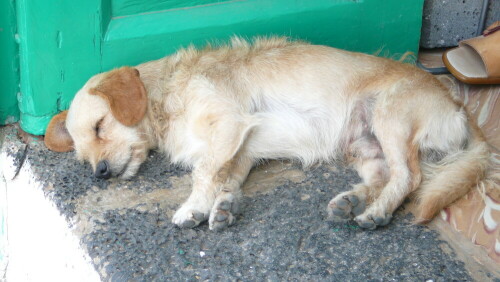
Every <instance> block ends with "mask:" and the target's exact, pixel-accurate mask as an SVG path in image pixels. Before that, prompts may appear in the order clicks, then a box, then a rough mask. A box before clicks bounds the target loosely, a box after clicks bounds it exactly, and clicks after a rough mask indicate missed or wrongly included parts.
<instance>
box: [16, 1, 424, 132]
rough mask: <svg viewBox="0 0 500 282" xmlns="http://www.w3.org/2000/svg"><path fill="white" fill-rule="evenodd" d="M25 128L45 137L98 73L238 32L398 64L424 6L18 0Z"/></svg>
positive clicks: (410, 47)
mask: <svg viewBox="0 0 500 282" xmlns="http://www.w3.org/2000/svg"><path fill="white" fill-rule="evenodd" d="M16 6H17V11H18V13H19V17H18V19H17V23H18V27H19V28H18V29H19V41H20V46H21V47H20V65H21V72H20V76H21V95H20V98H19V103H20V110H21V113H22V114H21V126H22V127H23V129H24V130H26V131H28V132H29V133H32V134H43V133H44V131H45V127H46V125H47V123H48V121H49V120H50V117H51V116H53V115H54V114H55V113H57V112H58V111H60V110H64V109H66V108H67V107H68V106H69V104H70V102H71V100H72V99H73V96H74V95H75V93H76V91H77V90H78V89H79V88H80V87H81V86H82V85H83V84H84V83H85V81H86V80H88V78H89V77H90V76H92V75H93V74H95V73H98V72H100V71H106V70H109V69H111V68H114V67H117V66H120V65H136V64H139V63H141V62H144V61H148V60H152V59H157V58H160V57H163V56H165V55H168V54H171V53H173V52H175V50H177V49H178V48H181V47H183V46H187V45H189V44H191V43H194V44H195V45H197V46H201V45H204V44H206V42H207V41H212V40H223V41H224V40H226V39H228V38H229V37H230V36H232V35H240V36H244V37H253V36H255V35H286V36H290V37H292V38H299V39H303V40H307V41H310V42H312V43H315V44H325V45H330V46H334V47H339V48H344V49H348V50H354V51H361V52H367V53H375V52H376V51H377V50H381V49H383V52H382V54H389V55H390V56H393V57H395V58H397V57H398V56H399V55H401V54H403V53H405V52H407V51H410V52H413V53H414V54H417V52H418V43H419V36H420V26H421V15H422V7H423V0H409V1H399V0H386V1H378V0H365V1H350V0H321V1H288V0H273V1H268V0H246V1H238V0H234V1H216V0H189V1H181V0H155V1H153V0H148V1H138V0H88V1H80V2H61V3H59V4H58V5H55V6H54V5H47V4H46V1H44V0H18V1H16Z"/></svg>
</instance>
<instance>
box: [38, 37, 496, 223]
mask: <svg viewBox="0 0 500 282" xmlns="http://www.w3.org/2000/svg"><path fill="white" fill-rule="evenodd" d="M45 143H46V145H47V147H48V148H49V149H51V150H54V151H69V150H73V149H74V150H75V151H76V156H77V157H78V159H80V160H84V161H88V162H89V163H90V164H91V165H92V168H93V169H94V171H95V176H96V177H98V178H104V179H108V178H110V177H119V178H124V179H128V178H131V177H132V176H134V175H135V174H136V172H137V171H138V168H139V166H140V165H141V163H142V162H144V161H145V160H146V157H147V155H148V151H149V150H151V149H159V150H160V151H161V152H163V153H165V154H166V155H168V157H169V158H170V160H171V161H172V162H174V163H178V164H182V165H184V166H187V167H191V168H192V180H193V181H192V182H193V186H192V192H191V195H190V196H189V198H188V199H187V200H186V201H185V202H184V203H183V204H182V206H181V207H180V208H179V209H178V210H177V211H176V213H175V214H174V216H173V219H172V221H173V223H175V224H176V225H178V226H180V227H186V228H191V227H194V226H197V225H198V224H200V223H201V222H203V221H206V220H208V222H209V227H210V229H211V230H221V229H223V228H226V227H227V226H230V225H231V224H233V223H234V222H235V218H236V217H235V216H236V214H237V213H238V206H239V205H238V203H239V202H240V201H241V197H242V192H241V190H240V187H241V185H242V183H243V182H244V181H245V179H246V177H247V175H248V173H249V171H250V169H251V168H252V166H253V165H254V164H255V163H256V162H257V161H259V160H262V159H297V160H300V161H301V162H302V163H303V165H304V166H308V165H311V164H314V163H316V162H331V161H334V160H338V159H345V160H347V161H348V162H349V163H350V164H351V165H352V166H353V167H354V168H355V169H356V170H357V171H358V173H359V175H360V177H361V178H362V182H361V183H359V184H356V185H354V186H353V189H352V190H351V191H348V192H344V193H341V194H339V195H337V196H335V197H334V198H333V199H332V200H331V201H330V203H329V204H328V207H327V209H328V212H329V214H330V216H332V217H334V218H338V219H345V220H349V219H354V220H355V221H356V222H357V223H358V224H359V225H360V226H361V227H363V228H368V229H374V228H376V227H377V226H383V225H386V224H387V223H389V221H390V219H391V216H392V213H393V212H394V211H395V209H396V208H397V207H398V206H399V205H400V204H401V203H402V202H403V200H404V199H405V198H406V197H407V196H409V195H410V194H412V195H416V197H415V198H416V202H417V213H416V220H417V221H418V222H425V221H428V220H430V219H432V218H433V217H434V216H435V215H436V213H438V212H439V211H440V210H441V209H442V208H444V207H446V206H447V205H449V204H450V203H452V202H453V201H455V200H456V199H458V198H459V197H461V196H463V195H465V194H466V193H467V192H468V191H469V190H470V189H471V188H472V187H475V186H477V185H481V184H483V183H485V182H488V183H490V181H488V177H487V176H486V174H487V170H488V167H489V157H490V152H489V150H488V145H487V143H486V141H485V138H484V136H483V134H482V133H481V131H480V129H479V128H478V126H477V124H476V122H475V121H473V120H471V117H470V115H469V114H468V113H467V112H466V110H465V109H464V107H463V105H462V104H461V103H460V102H459V101H457V100H455V99H454V97H453V96H452V95H451V93H450V92H449V91H448V90H447V89H446V88H445V87H443V86H442V85H441V84H440V83H439V82H438V81H437V80H436V79H435V78H434V77H433V76H432V75H430V74H427V73H426V72H423V71H421V70H419V69H417V68H415V67H413V66H411V65H408V64H403V63H399V62H395V61H392V60H389V59H384V58H378V57H374V56H370V55H365V54H359V53H352V52H347V51H342V50H338V49H334V48H330V47H326V46H317V45H310V44H307V43H304V42H291V41H289V40H287V39H285V38H264V39H263V38H261V39H255V40H254V41H253V42H252V43H249V42H247V41H245V40H242V39H240V38H233V39H232V40H231V43H230V44H228V45H227V46H221V47H218V48H212V47H207V48H205V49H203V50H197V49H195V48H193V47H190V48H187V49H183V50H180V51H178V52H177V53H175V54H173V55H171V56H168V57H165V58H162V59H159V60H156V61H151V62H147V63H144V64H141V65H138V66H136V67H121V68H117V69H114V70H111V71H109V72H105V73H101V74H97V75H95V76H94V77H92V78H91V79H90V80H89V81H88V82H87V83H86V84H85V85H84V86H83V88H82V89H81V90H79V91H78V93H77V94H76V96H75V98H74V100H73V102H72V104H71V106H70V108H69V110H68V111H65V112H62V113H60V114H59V115H57V116H55V117H54V118H53V119H52V120H51V122H50V124H49V126H48V128H47V132H46V137H45ZM493 185H495V184H493Z"/></svg>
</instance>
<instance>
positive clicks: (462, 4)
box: [420, 0, 500, 48]
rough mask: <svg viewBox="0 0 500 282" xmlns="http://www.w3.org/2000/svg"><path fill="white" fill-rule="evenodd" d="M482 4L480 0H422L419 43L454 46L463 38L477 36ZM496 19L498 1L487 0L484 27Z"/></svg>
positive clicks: (499, 7)
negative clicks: (423, 0) (422, 9)
mask: <svg viewBox="0 0 500 282" xmlns="http://www.w3.org/2000/svg"><path fill="white" fill-rule="evenodd" d="M484 1H487V0H484ZM482 6H483V0H481V1H471V0H425V2H424V11H423V15H424V16H423V19H422V36H421V38H420V46H422V47H424V48H437V47H450V46H456V45H458V42H460V41H462V40H464V39H468V38H472V37H476V36H478V34H477V30H478V26H479V25H480V23H479V19H480V17H481V10H482ZM498 20H500V1H498V0H489V5H488V10H487V13H486V19H485V21H486V22H485V28H486V27H488V25H490V24H492V23H493V22H495V21H498Z"/></svg>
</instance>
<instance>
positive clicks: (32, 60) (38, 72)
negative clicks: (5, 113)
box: [16, 0, 102, 134]
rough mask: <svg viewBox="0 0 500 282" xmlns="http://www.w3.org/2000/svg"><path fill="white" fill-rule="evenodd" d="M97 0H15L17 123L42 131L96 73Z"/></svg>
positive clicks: (98, 12)
mask: <svg viewBox="0 0 500 282" xmlns="http://www.w3.org/2000/svg"><path fill="white" fill-rule="evenodd" d="M101 4H102V3H101V1H99V0H87V1H60V2H58V3H57V5H56V4H50V5H49V4H47V1H45V0H17V1H16V5H17V15H18V17H17V18H18V30H19V39H20V67H21V72H20V75H21V95H20V99H19V103H20V110H21V127H22V128H23V129H24V130H25V131H27V132H29V133H32V134H43V133H44V132H45V128H46V126H47V124H48V121H49V120H50V118H51V116H52V115H54V114H56V113H57V112H58V111H60V110H62V109H66V108H67V107H68V105H69V103H70V101H71V99H72V98H73V96H74V94H75V92H76V91H77V90H78V88H79V87H81V86H82V85H83V83H84V82H85V81H86V79H87V78H88V77H90V76H91V75H92V74H95V73H97V72H99V71H100V69H101V67H100V63H101V60H100V57H101V56H100V50H101V48H100V45H101V42H102V40H101V36H100V34H101V27H102V26H101V15H100V11H101Z"/></svg>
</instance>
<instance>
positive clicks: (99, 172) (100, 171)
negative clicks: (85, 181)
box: [95, 160, 111, 179]
mask: <svg viewBox="0 0 500 282" xmlns="http://www.w3.org/2000/svg"><path fill="white" fill-rule="evenodd" d="M95 177H97V178H102V179H109V178H110V177H111V169H110V168H109V163H108V161H106V160H103V161H100V162H99V163H97V167H96V169H95Z"/></svg>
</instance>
